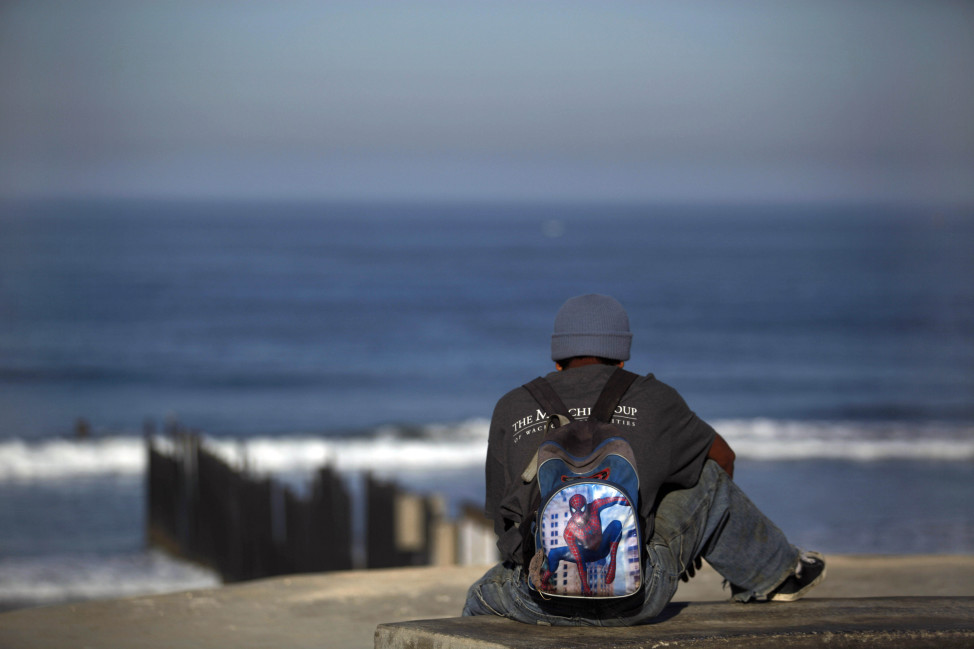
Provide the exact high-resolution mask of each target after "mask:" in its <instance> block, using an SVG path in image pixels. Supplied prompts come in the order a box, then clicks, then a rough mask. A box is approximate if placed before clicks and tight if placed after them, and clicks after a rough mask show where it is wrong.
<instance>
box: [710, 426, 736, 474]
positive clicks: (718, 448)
mask: <svg viewBox="0 0 974 649" xmlns="http://www.w3.org/2000/svg"><path fill="white" fill-rule="evenodd" d="M707 457H708V458H710V459H711V460H714V461H715V462H717V464H719V465H720V468H722V469H723V470H724V471H726V472H727V475H729V476H730V477H731V478H733V477H734V459H735V458H736V457H737V455H735V453H734V450H733V449H732V448H731V447H730V445H729V444H728V443H727V440H725V439H724V438H723V437H721V436H720V433H715V434H714V443H713V444H711V445H710V451H708V452H707Z"/></svg>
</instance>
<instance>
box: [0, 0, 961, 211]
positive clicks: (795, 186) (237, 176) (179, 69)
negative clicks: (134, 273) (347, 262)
mask: <svg viewBox="0 0 974 649" xmlns="http://www.w3.org/2000/svg"><path fill="white" fill-rule="evenodd" d="M0 151H2V152H3V153H2V155H0V195H42V196H46V195H61V196H63V195H77V194H81V195H123V196H146V195H151V196H172V197H186V196H188V197H194V196H230V197H242V198H280V197H298V198H393V199H394V198H438V199H440V198H445V199H453V198H509V199H525V198H528V199H568V200H604V199H608V198H618V199H624V200H705V201H713V200H883V201H903V200H907V201H956V200H962V201H974V3H970V2H939V1H935V0H933V1H931V0H922V1H916V2H902V1H896V0H889V1H880V0H876V1H855V0H852V1H835V2H830V1H824V0H822V1H819V0H816V1H814V2H787V1H773V0H768V1H763V2H720V1H714V2H679V3H677V2H668V3H663V2H659V3H656V2H616V3H594V2H586V3H581V2H503V1H493V2H463V1H460V0H454V1H451V2H352V1H348V2H346V1H341V2H320V1H319V2H306V3H299V2H290V1H287V0H282V1H279V2H272V1H267V2H246V1H239V2H233V1H229V0H228V1H226V2H217V1H215V0H195V1H187V2H165V1H161V0H154V1H148V0H119V1H117V2H107V1H94V0H75V1H66V2H57V1H52V2H44V1H38V0H34V1H9V0H8V1H7V2H3V3H2V4H0Z"/></svg>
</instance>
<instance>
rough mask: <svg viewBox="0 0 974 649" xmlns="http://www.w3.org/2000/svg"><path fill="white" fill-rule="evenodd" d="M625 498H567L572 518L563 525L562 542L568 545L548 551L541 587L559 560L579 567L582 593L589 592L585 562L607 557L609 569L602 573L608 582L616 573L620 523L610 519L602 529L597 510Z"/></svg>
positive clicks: (589, 593)
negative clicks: (587, 500) (589, 500)
mask: <svg viewBox="0 0 974 649" xmlns="http://www.w3.org/2000/svg"><path fill="white" fill-rule="evenodd" d="M627 503H628V501H627V500H626V499H625V498H623V497H621V496H614V497H611V498H597V499H595V500H593V501H592V502H586V500H585V496H583V495H582V494H575V495H574V496H572V497H571V499H570V500H569V501H568V508H569V510H570V511H571V519H570V520H569V521H568V524H567V525H565V534H564V536H565V543H567V544H568V546H567V547H564V546H563V547H558V548H554V549H552V550H551V551H550V552H549V553H548V572H545V573H544V575H543V578H542V581H541V590H544V591H547V590H549V586H548V580H549V579H550V578H551V574H552V573H553V572H555V571H556V570H557V569H558V564H559V562H561V561H571V562H573V563H575V565H576V566H577V567H578V576H579V578H580V579H581V581H582V593H583V594H585V595H591V594H592V592H591V589H590V588H589V585H588V576H587V574H586V570H585V564H587V563H589V562H591V561H599V560H601V559H604V558H605V557H606V556H608V557H609V570H608V572H607V573H606V576H605V583H606V584H611V583H612V582H613V581H614V580H615V576H616V549H617V548H618V547H619V540H620V539H621V538H622V523H620V522H619V521H612V522H610V523H609V525H608V526H607V527H606V528H605V530H603V529H602V519H601V518H600V517H599V514H600V512H601V511H602V510H603V509H605V508H607V507H612V506H613V505H624V504H627Z"/></svg>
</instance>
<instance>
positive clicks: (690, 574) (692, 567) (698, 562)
mask: <svg viewBox="0 0 974 649" xmlns="http://www.w3.org/2000/svg"><path fill="white" fill-rule="evenodd" d="M701 568H703V557H697V558H696V559H694V560H693V561H691V562H690V563H688V564H687V567H686V569H685V570H684V571H683V572H682V573H681V574H680V579H681V580H682V581H684V582H687V581H690V580H691V579H693V578H694V577H695V576H696V575H697V571H698V570H700V569H701Z"/></svg>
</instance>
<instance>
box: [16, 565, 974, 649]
mask: <svg viewBox="0 0 974 649" xmlns="http://www.w3.org/2000/svg"><path fill="white" fill-rule="evenodd" d="M828 561H829V564H828V570H829V573H828V578H827V579H826V581H825V582H824V583H823V584H822V585H820V586H819V587H818V588H817V589H816V590H815V591H814V592H813V593H812V596H813V597H814V598H817V599H818V598H849V597H852V598H865V597H904V596H948V597H962V596H972V595H974V556H967V555H964V556H952V555H908V556H830V557H828ZM485 569H486V567H483V566H465V567H460V566H456V567H429V568H426V567H424V568H401V569H391V570H375V571H367V572H361V571H351V572H336V573H326V574H313V575H298V576H291V577H282V578H276V579H266V580H259V581H253V582H246V583H241V584H235V585H230V586H224V587H220V588H213V589H205V590H196V591H187V592H181V593H173V594H167V595H157V596H148V597H135V598H126V599H115V600H101V601H90V602H84V603H78V604H68V605H61V606H52V607H41V608H33V609H22V610H17V611H10V612H7V613H3V614H0V646H2V647H4V648H5V649H25V648H36V649H41V648H44V649H48V648H50V649H53V648H55V647H56V648H59V649H60V648H63V647H99V648H105V649H109V648H115V647H119V648H121V647H133V646H138V647H142V648H145V649H152V648H155V647H160V648H161V647H168V648H179V647H195V648H200V647H202V648H206V647H223V646H233V647H235V648H237V649H247V648H250V647H276V648H279V649H290V648H297V647H316V648H326V649H327V648H332V647H334V648H335V649H338V648H342V649H369V648H371V647H373V642H374V632H375V628H376V626H377V625H379V624H383V623H390V622H401V621H408V620H420V619H431V618H442V617H453V616H457V615H459V613H460V610H461V607H462V603H463V599H464V595H465V592H466V589H467V587H468V586H469V584H470V583H471V582H472V581H474V580H475V579H476V578H477V577H479V576H480V574H482V572H483V571H484V570H485ZM728 595H729V594H728V591H726V590H724V589H723V587H722V580H721V578H720V576H719V575H717V574H716V573H715V572H714V571H713V570H711V569H709V568H708V567H706V566H705V567H704V569H703V570H702V571H701V572H700V573H698V575H697V576H696V577H695V578H694V579H692V580H691V581H690V582H689V583H687V584H682V585H681V587H680V590H679V591H678V592H677V595H676V598H675V599H674V601H678V602H679V601H683V602H716V601H723V600H725V599H727V597H728ZM775 606H788V605H787V604H780V605H778V604H776V605H775Z"/></svg>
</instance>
